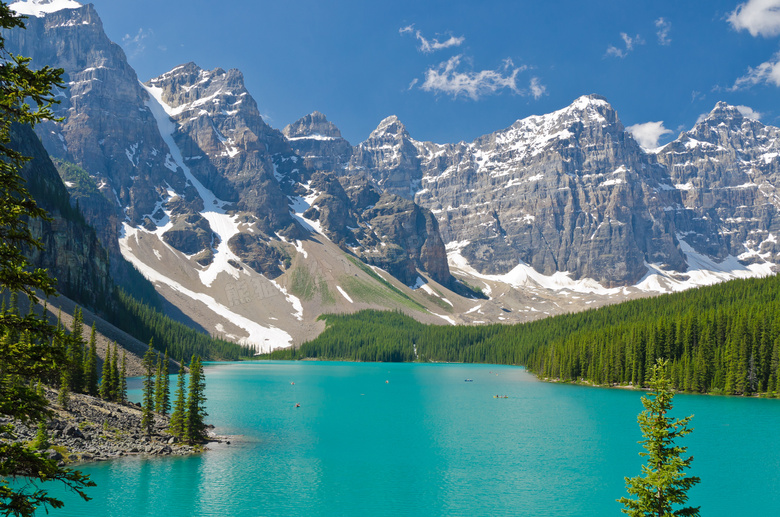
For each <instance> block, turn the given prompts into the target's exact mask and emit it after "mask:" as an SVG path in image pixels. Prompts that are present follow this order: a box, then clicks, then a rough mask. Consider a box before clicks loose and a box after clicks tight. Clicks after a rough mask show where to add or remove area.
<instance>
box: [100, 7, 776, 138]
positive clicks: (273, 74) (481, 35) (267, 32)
mask: <svg viewBox="0 0 780 517" xmlns="http://www.w3.org/2000/svg"><path fill="white" fill-rule="evenodd" d="M93 3H94V4H95V6H96V8H97V10H98V12H99V14H100V16H101V18H102V19H103V23H104V25H105V29H106V32H107V33H108V35H109V37H111V38H112V39H113V40H114V41H116V42H117V43H119V44H120V45H122V47H123V48H124V49H125V52H126V53H127V55H128V58H129V60H130V63H131V64H132V65H133V66H134V68H135V69H136V71H137V72H138V75H139V78H140V79H141V80H147V79H149V78H151V77H154V76H157V75H160V74H162V73H164V72H166V71H168V70H170V69H171V68H173V67H174V66H176V65H178V64H181V63H185V62H188V61H194V62H196V63H197V64H198V65H200V66H201V67H203V68H208V69H211V68H215V67H222V68H225V69H228V68H238V69H240V70H241V71H242V72H243V73H244V76H245V79H246V83H247V87H248V89H249V91H250V93H251V94H252V96H253V97H254V98H255V99H256V100H257V103H258V105H259V107H260V111H261V113H262V114H263V115H264V116H265V118H266V119H267V122H268V123H269V124H271V125H272V126H274V127H276V128H279V129H281V128H283V127H284V126H285V125H286V124H288V123H290V122H293V121H294V120H296V119H298V118H300V117H302V116H303V115H306V114H307V113H310V112H312V111H314V110H319V111H321V112H323V113H325V115H326V116H327V117H328V119H329V120H331V121H332V122H334V123H335V124H336V125H337V126H338V127H339V128H340V129H341V131H342V134H343V135H344V136H345V138H347V139H348V140H349V141H350V142H351V143H352V144H357V143H359V142H360V141H362V140H364V139H365V138H366V137H367V136H368V134H369V133H370V132H371V130H373V129H374V128H375V127H376V126H377V124H378V123H379V121H380V120H381V119H383V118H384V117H386V116H389V115H397V116H398V117H399V118H400V119H401V120H402V121H403V122H404V124H405V125H406V126H407V128H408V129H409V131H410V133H411V134H412V136H413V137H414V138H416V139H418V140H430V141H434V142H438V143H444V142H456V141H459V140H467V141H470V140H472V139H474V138H476V137H478V136H480V135H482V134H485V133H489V132H492V131H495V130H498V129H502V128H505V127H507V126H509V125H511V124H512V123H513V122H514V121H515V120H517V119H519V118H523V117H526V116H528V115H533V114H543V113H548V112H550V111H554V110H556V109H560V108H562V107H564V106H566V105H568V104H569V103H571V101H573V100H574V99H575V98H577V97H578V96H580V95H583V94H589V93H598V94H601V95H604V96H605V97H606V98H607V99H608V100H609V101H610V102H611V104H612V105H613V107H614V108H615V109H616V110H617V111H618V114H619V115H620V118H621V120H622V121H623V123H624V124H625V125H626V126H634V125H637V128H638V130H637V134H638V135H640V137H641V138H643V139H644V141H645V142H646V143H648V145H650V144H652V143H653V142H654V140H655V139H657V138H660V142H661V143H664V142H667V141H669V140H670V139H672V138H674V137H676V136H677V134H678V133H679V132H680V131H681V130H687V129H689V128H691V127H692V126H693V124H694V123H695V122H696V120H697V118H698V117H699V116H700V115H701V114H702V113H706V112H709V111H710V110H711V109H712V107H713V106H714V105H715V103H716V102H717V101H719V100H724V101H726V102H729V103H731V104H735V105H740V106H746V107H748V108H750V110H753V112H754V113H755V115H754V116H756V117H760V119H761V120H762V121H763V122H765V123H768V124H773V125H780V104H778V100H780V64H779V62H780V54H779V53H778V51H780V0H750V1H749V2H739V1H737V0H704V1H698V0H697V1H694V0H685V1H680V0H675V1H668V0H654V1H652V2H644V1H643V2H626V1H625V0H621V1H607V0H597V1H587V0H576V1H574V0H565V1H557V2H556V1H535V2H528V1H519V0H514V1H508V0H495V1H490V0H483V1H481V2H474V1H464V0H451V1H446V2H442V1H425V0H415V1H406V0H395V1H386V2H376V1H370V0H347V1H340V2H330V1H325V0H314V1H312V0H281V1H280V0H276V1H273V2H267V1H256V0H223V1H222V2H216V1H214V0H210V1H205V0H188V1H186V2H185V1H183V0H165V1H161V0H154V1H152V0H134V1H132V2H118V1H117V0H93ZM745 112H746V113H748V112H749V111H748V110H747V109H746V108H745ZM649 122H655V123H656V124H655V125H644V126H641V125H642V124H645V123H649ZM666 130H668V131H669V132H668V133H666V132H665V131H666Z"/></svg>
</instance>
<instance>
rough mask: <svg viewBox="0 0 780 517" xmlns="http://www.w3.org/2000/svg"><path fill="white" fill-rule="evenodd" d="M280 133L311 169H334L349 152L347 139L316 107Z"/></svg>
mask: <svg viewBox="0 0 780 517" xmlns="http://www.w3.org/2000/svg"><path fill="white" fill-rule="evenodd" d="M282 133H283V134H284V136H285V137H286V138H287V141H289V142H290V145H291V146H292V148H293V149H294V150H295V152H296V154H298V156H300V157H301V158H303V163H304V165H305V166H306V167H308V168H309V169H311V170H314V171H333V170H337V169H339V168H341V167H343V164H345V163H346V162H347V161H348V160H349V158H350V157H351V156H352V146H351V145H350V143H349V142H347V141H346V140H344V139H343V138H342V137H341V131H339V129H338V128H337V127H336V126H335V125H334V124H333V123H332V122H329V121H328V119H327V118H325V115H323V114H322V113H320V112H319V111H315V112H314V113H311V114H309V115H306V116H305V117H303V118H301V119H299V120H297V121H295V122H293V123H292V124H288V125H287V126H286V127H285V128H284V129H283V130H282Z"/></svg>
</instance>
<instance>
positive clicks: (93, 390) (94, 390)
mask: <svg viewBox="0 0 780 517" xmlns="http://www.w3.org/2000/svg"><path fill="white" fill-rule="evenodd" d="M84 383H85V385H84V391H85V392H86V393H88V394H90V395H92V396H95V395H97V394H98V373H97V342H96V339H95V324H94V323H92V331H91V332H90V334H89V350H88V351H87V360H86V361H85V362H84Z"/></svg>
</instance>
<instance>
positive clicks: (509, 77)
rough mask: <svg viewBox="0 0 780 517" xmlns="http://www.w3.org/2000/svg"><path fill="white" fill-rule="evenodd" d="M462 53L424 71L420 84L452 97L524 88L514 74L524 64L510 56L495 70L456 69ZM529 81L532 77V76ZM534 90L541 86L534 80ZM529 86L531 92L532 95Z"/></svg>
mask: <svg viewBox="0 0 780 517" xmlns="http://www.w3.org/2000/svg"><path fill="white" fill-rule="evenodd" d="M462 57H463V56H462V55H457V56H454V57H451V58H450V59H448V60H447V61H444V62H442V63H439V65H438V66H436V67H434V68H429V69H428V70H427V71H426V72H425V81H424V82H423V84H422V86H420V88H421V89H422V90H425V91H428V92H434V93H444V94H446V95H451V96H452V97H453V98H457V97H460V96H464V97H470V98H471V99H473V100H478V99H479V98H480V97H482V96H484V95H489V94H492V93H496V92H498V91H499V90H504V89H509V90H511V91H512V92H514V93H516V94H519V95H523V94H525V92H523V91H522V90H520V89H519V88H518V87H517V74H518V73H520V72H522V71H523V70H526V68H527V67H525V66H521V67H515V66H514V63H513V62H512V60H511V59H505V60H504V63H503V65H502V66H501V67H500V68H498V69H497V70H482V71H480V72H468V71H460V70H458V68H459V67H460V64H461V59H462ZM532 83H533V80H532ZM536 88H537V89H536V93H539V95H543V94H544V90H545V88H544V86H541V85H540V84H539V83H538V80H537V82H536ZM536 93H534V91H533V90H532V94H534V95H536Z"/></svg>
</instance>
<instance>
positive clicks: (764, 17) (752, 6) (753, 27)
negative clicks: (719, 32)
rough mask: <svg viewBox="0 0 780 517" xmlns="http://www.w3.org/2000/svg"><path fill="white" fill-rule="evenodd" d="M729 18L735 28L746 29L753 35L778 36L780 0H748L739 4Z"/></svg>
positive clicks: (779, 30) (779, 29) (779, 28)
mask: <svg viewBox="0 0 780 517" xmlns="http://www.w3.org/2000/svg"><path fill="white" fill-rule="evenodd" d="M728 20H729V23H731V26H732V27H734V28H735V29H737V30H742V29H746V30H747V31H748V32H749V33H750V34H751V35H753V36H758V35H761V36H764V37H771V36H777V35H778V34H780V0H748V1H747V2H745V3H744V4H739V5H738V6H737V8H736V9H735V10H734V12H732V13H731V14H730V15H729V18H728Z"/></svg>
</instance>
